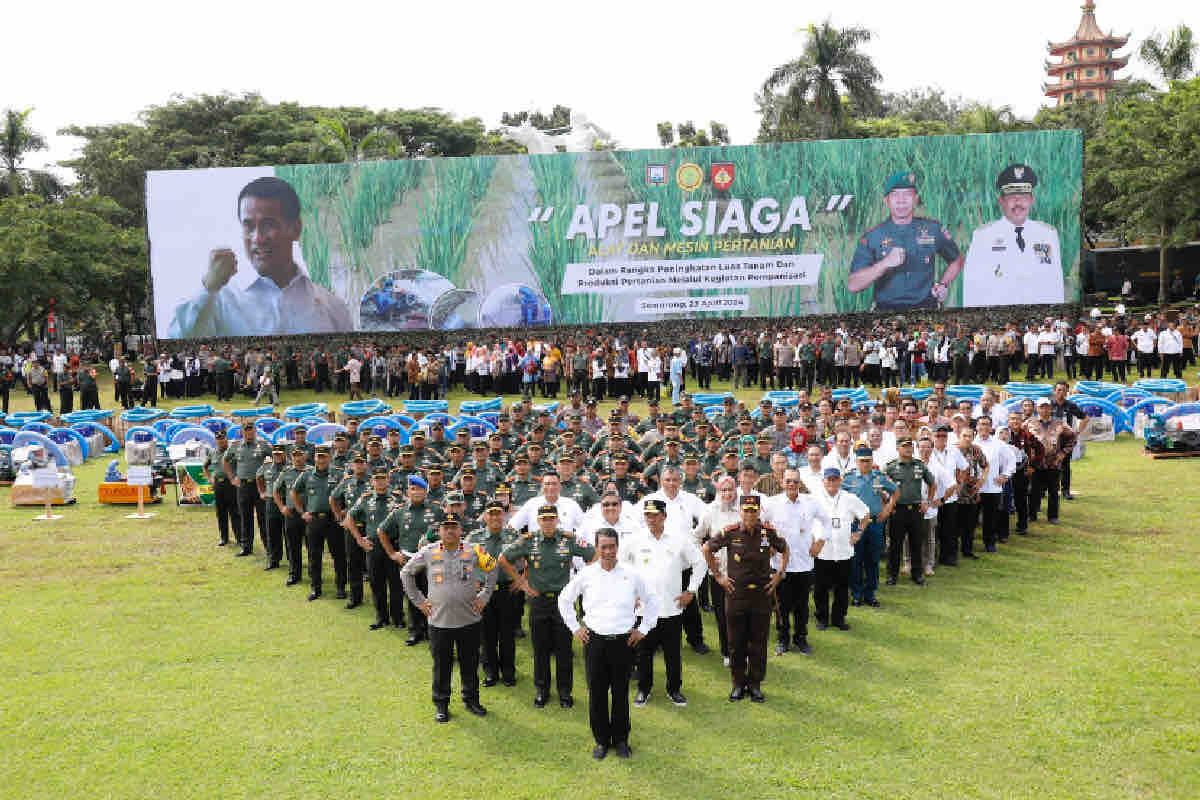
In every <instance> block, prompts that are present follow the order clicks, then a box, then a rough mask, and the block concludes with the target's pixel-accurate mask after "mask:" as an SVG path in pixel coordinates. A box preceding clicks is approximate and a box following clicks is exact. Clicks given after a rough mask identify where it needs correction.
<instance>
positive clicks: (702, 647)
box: [692, 642, 712, 656]
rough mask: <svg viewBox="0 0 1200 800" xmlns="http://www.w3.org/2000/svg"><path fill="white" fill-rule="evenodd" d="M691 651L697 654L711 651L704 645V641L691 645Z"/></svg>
mask: <svg viewBox="0 0 1200 800" xmlns="http://www.w3.org/2000/svg"><path fill="white" fill-rule="evenodd" d="M692 652H694V653H695V654H696V655H698V656H706V655H708V654H709V653H711V652H712V648H711V647H709V646H708V645H706V644H705V643H704V642H700V643H699V644H694V645H692Z"/></svg>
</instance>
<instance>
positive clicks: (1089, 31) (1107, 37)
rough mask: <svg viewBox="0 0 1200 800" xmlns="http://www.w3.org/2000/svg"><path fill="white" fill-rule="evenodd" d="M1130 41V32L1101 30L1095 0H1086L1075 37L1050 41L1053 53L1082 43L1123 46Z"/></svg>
mask: <svg viewBox="0 0 1200 800" xmlns="http://www.w3.org/2000/svg"><path fill="white" fill-rule="evenodd" d="M1128 41H1129V34H1125V35H1124V36H1118V35H1117V34H1115V33H1112V32H1111V31H1110V32H1108V33H1105V32H1104V31H1102V30H1100V25H1099V23H1097V22H1096V3H1095V0H1084V3H1083V16H1082V17H1081V18H1080V20H1079V27H1078V28H1076V29H1075V37H1074V38H1073V39H1071V40H1069V41H1066V42H1050V43H1049V48H1050V52H1051V53H1055V52H1058V51H1061V50H1070V49H1071V48H1074V47H1078V46H1079V45H1081V44H1105V45H1108V44H1111V45H1113V46H1114V47H1123V46H1124V45H1125V43H1126V42H1128Z"/></svg>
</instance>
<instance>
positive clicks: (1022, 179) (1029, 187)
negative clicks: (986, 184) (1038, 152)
mask: <svg viewBox="0 0 1200 800" xmlns="http://www.w3.org/2000/svg"><path fill="white" fill-rule="evenodd" d="M1037 184H1038V179H1037V173H1035V172H1034V171H1033V168H1032V167H1029V166H1027V165H1025V164H1009V165H1008V166H1007V167H1005V168H1004V171H1003V172H1001V173H1000V174H999V176H997V177H996V188H997V189H999V190H1000V196H1001V197H1007V196H1008V195H1010V194H1033V189H1034V187H1035V186H1037Z"/></svg>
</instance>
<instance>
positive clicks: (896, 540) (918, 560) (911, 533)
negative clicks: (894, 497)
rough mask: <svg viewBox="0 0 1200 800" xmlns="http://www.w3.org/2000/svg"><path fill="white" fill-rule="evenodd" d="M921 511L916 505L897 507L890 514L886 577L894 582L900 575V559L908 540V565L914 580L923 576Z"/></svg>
mask: <svg viewBox="0 0 1200 800" xmlns="http://www.w3.org/2000/svg"><path fill="white" fill-rule="evenodd" d="M921 519H922V518H921V509H920V507H919V506H918V505H917V504H916V503H912V504H909V505H898V506H896V510H895V511H893V512H892V520H891V523H892V524H891V525H890V526H889V529H888V577H889V578H891V579H892V580H895V579H896V577H897V576H898V575H899V574H900V559H901V557H902V556H903V555H904V540H905V538H907V539H908V563H909V569H910V572H911V573H912V576H913V578H914V579H916V578H918V577H920V576H922V575H924V574H925V560H924V555H923V550H924V544H925V542H924V539H925V536H924V533H923V531H922V529H921Z"/></svg>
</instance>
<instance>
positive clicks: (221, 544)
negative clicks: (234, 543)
mask: <svg viewBox="0 0 1200 800" xmlns="http://www.w3.org/2000/svg"><path fill="white" fill-rule="evenodd" d="M228 544H229V540H228V539H222V540H221V541H219V542H217V547H225V546H226V545H228Z"/></svg>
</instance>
